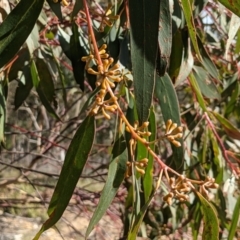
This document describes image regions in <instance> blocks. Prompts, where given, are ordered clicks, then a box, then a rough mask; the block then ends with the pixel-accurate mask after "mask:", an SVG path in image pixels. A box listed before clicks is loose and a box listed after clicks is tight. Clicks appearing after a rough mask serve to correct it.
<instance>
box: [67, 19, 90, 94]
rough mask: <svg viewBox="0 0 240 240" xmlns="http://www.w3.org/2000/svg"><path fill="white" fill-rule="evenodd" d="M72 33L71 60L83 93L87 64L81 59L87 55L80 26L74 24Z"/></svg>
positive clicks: (75, 76) (74, 73)
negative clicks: (80, 39)
mask: <svg viewBox="0 0 240 240" xmlns="http://www.w3.org/2000/svg"><path fill="white" fill-rule="evenodd" d="M72 32H73V33H72V35H71V37H70V60H71V62H72V67H73V75H74V78H75V80H76V82H77V83H78V84H79V85H80V88H81V89H82V91H83V90H84V72H85V70H84V69H85V62H83V61H82V60H81V58H82V57H83V56H86V55H87V54H86V52H85V51H84V48H82V47H81V45H80V42H79V33H78V26H77V24H76V23H75V22H73V23H72Z"/></svg>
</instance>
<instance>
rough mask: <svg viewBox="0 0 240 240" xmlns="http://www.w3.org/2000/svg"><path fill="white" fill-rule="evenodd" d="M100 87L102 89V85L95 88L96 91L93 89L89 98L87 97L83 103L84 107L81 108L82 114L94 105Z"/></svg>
mask: <svg viewBox="0 0 240 240" xmlns="http://www.w3.org/2000/svg"><path fill="white" fill-rule="evenodd" d="M100 89H101V87H97V88H95V90H94V91H92V92H91V93H90V94H89V95H88V98H87V100H86V102H85V103H84V105H83V107H82V109H81V111H80V115H81V114H82V113H84V112H85V111H86V110H87V109H88V108H89V107H90V106H91V105H92V103H93V102H94V100H95V97H96V95H97V94H98V92H99V90H100Z"/></svg>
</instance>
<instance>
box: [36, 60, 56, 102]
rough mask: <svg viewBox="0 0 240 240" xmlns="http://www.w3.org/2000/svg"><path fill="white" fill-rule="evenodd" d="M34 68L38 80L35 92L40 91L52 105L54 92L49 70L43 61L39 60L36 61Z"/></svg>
mask: <svg viewBox="0 0 240 240" xmlns="http://www.w3.org/2000/svg"><path fill="white" fill-rule="evenodd" d="M36 67H37V72H38V77H39V80H40V81H39V84H38V86H37V91H42V92H43V94H44V95H45V96H46V99H47V100H48V101H49V102H50V103H52V102H53V100H54V98H55V92H54V84H53V80H52V75H51V73H50V71H49V68H48V66H47V65H46V63H45V61H44V60H43V59H41V58H37V59H36Z"/></svg>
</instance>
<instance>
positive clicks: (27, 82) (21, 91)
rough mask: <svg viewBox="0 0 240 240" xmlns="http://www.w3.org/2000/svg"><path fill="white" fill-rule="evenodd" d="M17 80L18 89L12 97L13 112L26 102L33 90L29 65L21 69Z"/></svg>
mask: <svg viewBox="0 0 240 240" xmlns="http://www.w3.org/2000/svg"><path fill="white" fill-rule="evenodd" d="M19 80H20V81H19V82H18V87H17V89H16V93H15V96H14V106H15V110H16V109H18V108H19V107H20V106H21V105H22V103H23V102H24V101H25V100H26V98H27V97H28V95H29V93H30V92H31V89H32V88H33V82H32V76H31V71H30V67H29V65H26V66H24V67H23V69H22V73H21V76H20V79H19Z"/></svg>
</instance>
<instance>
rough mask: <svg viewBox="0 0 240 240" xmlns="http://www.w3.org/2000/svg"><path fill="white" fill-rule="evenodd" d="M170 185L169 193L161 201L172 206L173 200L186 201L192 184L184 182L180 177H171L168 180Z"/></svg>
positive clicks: (184, 179)
mask: <svg viewBox="0 0 240 240" xmlns="http://www.w3.org/2000/svg"><path fill="white" fill-rule="evenodd" d="M168 183H169V185H170V192H169V193H168V194H167V195H166V196H164V197H163V200H164V201H165V202H166V203H167V204H168V205H171V204H172V200H173V199H174V198H175V199H177V200H179V201H180V202H185V201H188V199H189V196H188V195H189V192H190V191H191V188H192V184H191V183H190V182H189V181H187V180H186V178H185V177H184V176H183V175H181V176H179V177H178V178H177V179H176V178H175V177H171V178H169V179H168Z"/></svg>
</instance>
